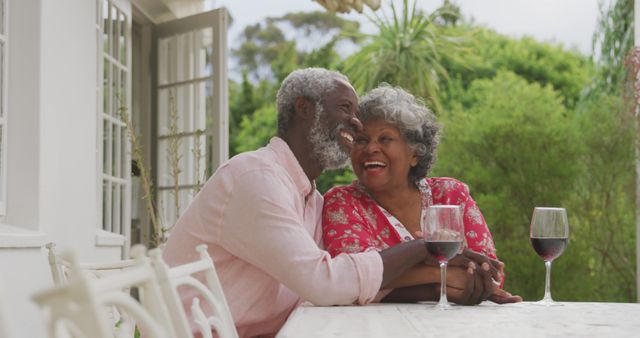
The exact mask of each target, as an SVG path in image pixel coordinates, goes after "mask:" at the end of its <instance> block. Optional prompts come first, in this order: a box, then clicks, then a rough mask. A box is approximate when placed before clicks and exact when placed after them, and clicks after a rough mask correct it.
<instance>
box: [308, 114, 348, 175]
mask: <svg viewBox="0 0 640 338" xmlns="http://www.w3.org/2000/svg"><path fill="white" fill-rule="evenodd" d="M322 117H325V114H324V108H323V107H322V105H321V104H319V103H318V104H316V119H315V121H314V122H313V125H312V126H311V132H310V133H309V141H311V145H312V147H313V154H312V155H313V157H314V158H316V159H317V160H318V161H319V162H320V165H321V166H322V170H333V169H340V168H344V167H346V166H347V165H348V164H349V154H348V153H347V152H346V151H345V150H344V149H343V147H342V146H340V143H339V142H338V139H337V137H338V132H339V131H340V129H343V128H346V127H345V126H343V125H342V124H338V125H337V126H336V128H335V129H334V130H329V128H326V127H324V126H323V125H322V124H321V123H320V120H321V118H322Z"/></svg>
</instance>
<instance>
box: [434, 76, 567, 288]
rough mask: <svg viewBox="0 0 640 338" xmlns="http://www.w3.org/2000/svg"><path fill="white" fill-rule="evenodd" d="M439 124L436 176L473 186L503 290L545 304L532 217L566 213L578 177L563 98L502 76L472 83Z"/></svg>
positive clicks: (531, 84)
mask: <svg viewBox="0 0 640 338" xmlns="http://www.w3.org/2000/svg"><path fill="white" fill-rule="evenodd" d="M441 122H442V123H443V124H444V131H443V140H442V144H441V146H440V148H439V151H438V154H439V159H438V162H437V163H436V167H435V168H434V175H435V176H451V177H456V178H459V179H461V180H462V181H464V182H466V183H467V184H468V185H469V187H470V189H471V193H472V195H473V196H474V198H475V200H476V201H477V203H478V205H479V206H480V208H481V209H482V211H483V214H484V216H485V218H486V220H487V222H488V224H489V225H490V229H491V232H492V233H493V235H494V238H495V242H496V246H497V249H498V255H499V257H500V258H501V259H503V260H504V261H505V263H506V264H507V267H508V274H509V275H508V277H507V278H508V280H507V285H506V288H507V289H508V290H510V291H513V292H515V293H517V294H520V295H522V296H523V297H525V299H535V298H537V297H540V295H541V294H542V293H541V290H542V287H543V282H542V280H543V279H542V278H543V276H544V274H543V272H542V267H543V264H542V262H541V261H540V259H539V258H538V257H537V256H536V255H535V253H534V252H533V250H532V249H531V244H530V243H529V235H528V229H529V219H530V216H531V212H532V210H533V208H534V207H535V206H544V205H547V206H549V205H564V204H563V203H564V201H566V200H568V199H569V197H570V196H571V192H572V189H573V186H574V180H575V175H576V173H577V170H578V168H577V164H576V163H577V158H578V155H579V152H578V151H579V147H578V146H577V141H576V140H577V133H576V129H575V126H574V125H573V124H572V119H571V117H570V115H569V114H567V110H566V108H565V107H564V105H563V103H562V97H561V96H560V95H558V93H557V92H556V91H555V90H553V88H552V87H551V86H545V87H543V86H541V85H540V84H538V83H528V82H527V81H526V80H525V79H523V78H521V77H519V76H518V75H516V74H514V73H512V72H508V71H499V72H498V73H497V75H496V76H495V78H493V79H479V80H475V81H473V82H472V83H471V85H470V86H469V89H468V91H467V92H466V93H465V94H464V96H463V97H461V98H460V103H457V104H455V105H454V107H453V109H452V110H451V112H447V113H444V114H443V115H442V117H441ZM535 279H538V280H540V281H541V282H540V283H531V280H535Z"/></svg>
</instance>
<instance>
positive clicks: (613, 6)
mask: <svg viewBox="0 0 640 338" xmlns="http://www.w3.org/2000/svg"><path fill="white" fill-rule="evenodd" d="M633 3H634V1H633V0H616V1H612V2H610V3H609V7H608V8H607V7H605V3H604V2H602V3H601V4H600V17H599V18H598V25H597V27H596V31H595V33H594V34H593V39H592V41H593V53H594V57H599V58H600V62H599V66H600V67H599V74H598V77H597V78H596V79H595V83H594V86H593V88H594V91H595V92H602V91H605V92H607V93H616V92H619V91H620V89H621V86H622V84H623V83H624V80H625V78H626V71H625V68H624V61H625V58H626V57H627V55H628V53H629V51H630V50H631V48H633V44H634V41H633V39H634V30H633V12H634V11H633ZM596 95H597V94H596Z"/></svg>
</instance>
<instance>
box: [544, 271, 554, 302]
mask: <svg viewBox="0 0 640 338" xmlns="http://www.w3.org/2000/svg"><path fill="white" fill-rule="evenodd" d="M544 266H545V268H546V269H547V276H546V278H545V280H544V298H543V299H542V300H544V301H545V302H547V303H550V302H553V299H551V261H545V262H544Z"/></svg>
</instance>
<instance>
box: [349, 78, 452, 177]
mask: <svg viewBox="0 0 640 338" xmlns="http://www.w3.org/2000/svg"><path fill="white" fill-rule="evenodd" d="M358 118H359V119H360V120H361V121H362V122H366V121H370V120H376V119H383V120H384V121H386V122H389V123H392V124H394V125H395V126H396V127H397V128H398V129H399V130H400V133H401V134H402V135H403V137H404V138H405V140H407V143H409V147H411V149H412V150H413V151H414V152H415V155H416V157H417V158H418V164H417V165H416V166H415V167H413V168H411V169H410V170H409V181H411V182H412V183H414V184H416V183H418V181H420V180H421V179H422V178H424V177H425V176H426V175H427V173H428V172H429V170H430V169H431V167H432V166H433V164H434V163H435V161H436V149H437V148H438V143H439V142H440V125H439V124H438V123H437V122H436V119H435V116H434V115H433V113H432V112H431V110H430V109H429V108H428V107H427V106H426V105H425V104H424V101H422V100H421V99H416V98H415V97H414V96H413V95H411V94H409V93H408V92H406V91H405V90H403V89H402V88H400V87H392V86H390V85H388V84H381V85H380V86H378V88H375V89H373V90H371V91H370V92H368V93H367V94H366V95H365V96H364V97H362V99H361V100H360V113H359V114H358Z"/></svg>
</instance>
